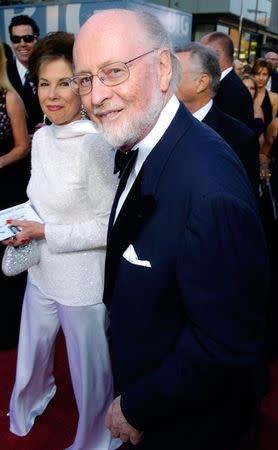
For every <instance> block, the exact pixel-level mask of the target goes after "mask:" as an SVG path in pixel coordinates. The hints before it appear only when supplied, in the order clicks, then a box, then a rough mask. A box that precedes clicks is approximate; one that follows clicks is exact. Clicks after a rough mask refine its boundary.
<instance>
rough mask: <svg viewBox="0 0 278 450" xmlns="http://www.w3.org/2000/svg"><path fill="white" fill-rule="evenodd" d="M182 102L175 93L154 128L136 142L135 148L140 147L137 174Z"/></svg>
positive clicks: (136, 165)
mask: <svg viewBox="0 0 278 450" xmlns="http://www.w3.org/2000/svg"><path fill="white" fill-rule="evenodd" d="M179 106H180V103H179V101H178V99H177V97H176V96H175V95H173V96H172V97H171V98H170V100H169V101H168V103H166V105H165V106H164V108H163V109H162V111H161V113H160V115H159V118H158V120H157V122H156V124H155V126H154V127H153V129H152V130H151V131H150V132H149V134H148V135H147V136H146V137H145V138H144V139H143V140H142V141H141V142H139V143H138V144H136V145H135V146H134V147H133V148H139V152H138V156H137V159H136V163H135V166H134V171H135V174H136V176H137V175H138V173H139V171H140V169H141V167H142V165H143V163H144V161H145V159H146V158H147V156H148V155H149V153H150V152H151V151H152V149H153V148H154V147H155V146H156V144H157V143H158V141H159V140H160V139H161V137H162V136H163V134H164V133H165V131H166V130H167V128H168V127H169V125H170V123H171V122H172V120H173V118H174V117H175V115H176V112H177V110H178V109H179Z"/></svg>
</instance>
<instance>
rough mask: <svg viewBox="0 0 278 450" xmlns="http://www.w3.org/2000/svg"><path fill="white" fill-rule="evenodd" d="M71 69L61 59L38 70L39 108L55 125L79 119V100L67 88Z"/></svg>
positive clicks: (43, 65)
mask: <svg viewBox="0 0 278 450" xmlns="http://www.w3.org/2000/svg"><path fill="white" fill-rule="evenodd" d="M72 75H73V72H72V67H71V65H70V64H69V63H68V62H67V61H66V60H64V59H63V58H61V59H57V60H55V61H49V62H45V63H43V64H42V65H41V67H40V70H39V80H38V96H39V101H40V105H41V108H42V110H43V112H44V114H46V115H47V117H48V119H49V120H50V121H51V122H52V123H54V124H55V125H65V124H67V123H70V122H73V121H74V120H78V119H80V117H81V116H80V107H81V99H80V97H79V96H78V95H76V94H75V93H74V92H73V91H72V90H71V88H70V87H69V83H68V79H69V78H70V77H72Z"/></svg>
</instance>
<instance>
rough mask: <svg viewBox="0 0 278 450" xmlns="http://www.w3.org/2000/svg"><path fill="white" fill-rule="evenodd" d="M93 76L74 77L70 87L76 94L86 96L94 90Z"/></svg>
mask: <svg viewBox="0 0 278 450" xmlns="http://www.w3.org/2000/svg"><path fill="white" fill-rule="evenodd" d="M91 80H92V76H91V75H81V76H77V77H73V78H71V80H70V87H71V89H72V90H73V91H74V92H75V94H79V95H84V94H88V93H89V92H91V89H92V81H91Z"/></svg>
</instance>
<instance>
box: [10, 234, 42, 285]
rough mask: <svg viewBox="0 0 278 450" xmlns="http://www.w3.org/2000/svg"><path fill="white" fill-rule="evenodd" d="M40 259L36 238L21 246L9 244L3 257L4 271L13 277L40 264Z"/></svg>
mask: <svg viewBox="0 0 278 450" xmlns="http://www.w3.org/2000/svg"><path fill="white" fill-rule="evenodd" d="M39 260H40V255H39V248H38V244H37V242H36V241H35V240H32V241H30V242H28V244H26V245H20V246H19V247H13V246H11V245H8V246H7V247H6V249H5V252H4V255H3V259H2V271H3V273H4V274H5V275H7V276H8V277H12V276H14V275H18V274H19V273H21V272H24V271H25V270H27V269H29V267H32V266H34V265H36V264H38V262H39Z"/></svg>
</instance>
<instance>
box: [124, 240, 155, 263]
mask: <svg viewBox="0 0 278 450" xmlns="http://www.w3.org/2000/svg"><path fill="white" fill-rule="evenodd" d="M123 257H124V258H125V259H126V260H127V261H129V262H130V263H131V264H135V265H136V266H144V267H152V266H151V263H150V261H147V260H142V259H138V256H137V255H136V252H135V250H134V247H133V245H131V244H130V245H129V246H128V247H127V249H126V250H125V252H124V253H123Z"/></svg>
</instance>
